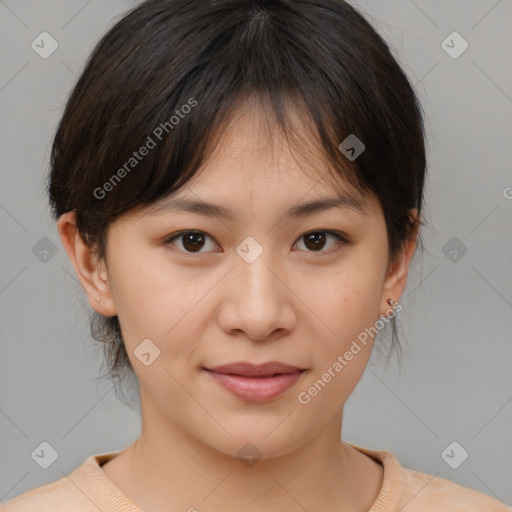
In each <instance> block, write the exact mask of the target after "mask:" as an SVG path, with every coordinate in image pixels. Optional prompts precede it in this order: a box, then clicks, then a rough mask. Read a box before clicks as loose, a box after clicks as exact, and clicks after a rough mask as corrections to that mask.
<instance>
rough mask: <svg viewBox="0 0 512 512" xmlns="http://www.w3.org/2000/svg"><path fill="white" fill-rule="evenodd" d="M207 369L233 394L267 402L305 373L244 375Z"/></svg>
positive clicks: (250, 399)
mask: <svg viewBox="0 0 512 512" xmlns="http://www.w3.org/2000/svg"><path fill="white" fill-rule="evenodd" d="M206 371H207V373H209V374H210V375H211V376H212V377H213V378H214V379H215V380H216V381H217V382H218V383H219V384H220V385H221V386H223V387H224V388H225V389H227V390H228V391H230V392H231V393H233V395H235V396H237V397H239V398H243V399H244V400H249V401H251V402H265V401H267V400H272V399H273V398H276V397H277V396H279V395H280V394H282V393H284V392H285V391H286V390H287V389H289V388H291V387H292V386H293V385H294V384H295V383H296V382H297V380H298V379H299V378H300V376H301V375H302V374H303V371H297V372H293V373H285V374H282V375H276V376H275V377H244V376H241V375H231V374H226V373H216V372H213V371H211V370H206Z"/></svg>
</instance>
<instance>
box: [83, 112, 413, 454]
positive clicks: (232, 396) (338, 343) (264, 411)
mask: <svg viewBox="0 0 512 512" xmlns="http://www.w3.org/2000/svg"><path fill="white" fill-rule="evenodd" d="M258 119H259V117H258V112H257V109H250V110H249V111H247V112H245V114H244V115H243V116H241V117H239V118H237V121H236V125H234V129H233V130H229V131H227V132H226V134H225V137H224V139H223V140H222V142H221V144H220V145H219V146H218V147H217V149H216V151H215V153H214V154H213V156H212V158H211V159H210V160H209V161H208V162H207V164H206V165H205V167H204V169H203V170H202V172H201V173H200V174H197V175H196V176H195V177H194V178H193V180H191V181H189V182H188V183H187V184H186V186H185V187H183V188H181V189H180V190H179V191H177V192H176V193H175V194H174V195H173V196H171V197H169V198H168V199H167V200H166V202H163V203H161V204H160V205H158V206H162V209H161V210H154V211H139V212H136V213H130V214H127V215H125V216H123V217H121V218H119V219H118V220H117V221H116V222H115V223H114V224H113V225H112V226H111V228H110V230H109V234H108V241H107V257H106V267H104V273H103V277H104V278H105V280H106V282H107V283H108V287H107V289H106V291H105V292H104V293H103V295H102V304H103V307H106V308H110V310H111V314H112V315H113V314H117V315H118V317H119V321H120V324H121V327H122V332H123V338H124V341H125V344H126V349H127V353H128V355H129V357H130V360H131V363H132V366H133V368H134V370H135V372H136V374H137V376H138V379H139V382H140V392H141V404H142V413H143V423H144V422H145V423H151V424H153V425H158V426H159V428H160V429H161V431H165V430H166V428H167V427H168V428H170V429H175V428H179V429H181V430H183V431H184V432H187V433H188V434H190V435H192V436H194V437H195V438H196V439H198V440H200V441H202V442H203V443H204V444H206V445H208V446H210V447H213V448H215V449H216V450H219V451H221V452H224V453H226V454H230V455H235V454H237V453H238V451H239V450H240V448H241V447H242V446H244V445H245V444H246V443H248V442H251V443H253V444H254V445H255V446H257V447H258V449H259V450H260V451H261V452H262V454H263V456H278V455H282V454H285V453H287V452H290V451H291V450H293V449H296V448H297V447H299V446H300V445H301V443H304V442H305V440H307V439H311V438H312V437H313V436H315V435H316V434H317V433H319V432H320V431H321V430H322V429H323V428H324V427H325V425H326V424H327V423H328V422H329V421H330V420H331V419H333V418H334V417H336V415H339V414H340V412H341V411H342V408H343V405H344V403H345V401H346V400H347V398H348V397H349V395H350V394H351V392H352V391H353V389H354V388H355V386H356V384H357V382H358V381H359V379H360V377H361V375H362V373H363V371H364V368H365V366H366V364H367V361H368V358H369V356H370V351H371V348H372V345H373V341H374V340H373V338H372V336H371V335H368V334H367V333H366V335H365V334H364V333H365V328H370V327H372V326H375V324H376V322H377V320H379V315H380V314H385V313H386V312H389V310H390V309H391V308H390V306H389V305H387V304H386V299H387V298H388V297H391V298H393V299H394V300H395V301H398V299H399V297H400V294H401V292H402V290H403V287H404V286H405V276H406V269H407V265H408V260H402V263H403V265H402V266H399V267H398V270H396V269H394V270H393V272H391V271H390V269H388V258H387V255H388V243H387V235H386V225H385V221H384V217H383V212H382V210H381V208H380V205H379V203H378V201H377V200H376V199H375V198H373V197H366V198H365V200H366V206H365V209H364V210H362V211H357V210H356V209H354V208H350V207H348V206H346V205H344V204H342V205H341V206H340V205H338V206H334V207H332V206H331V207H330V208H324V209H316V210H315V209H311V208H310V209H309V211H304V210H303V211H302V213H301V214H297V212H295V213H294V212H293V211H292V212H291V213H290V214H289V215H285V214H286V213H287V212H288V211H289V210H290V208H292V207H297V206H299V205H303V204H305V203H309V202H312V201H315V200H325V199H337V198H338V194H337V190H336V189H335V188H334V187H333V183H332V182H331V181H330V180H327V179H325V178H323V179H321V176H322V175H324V174H325V172H326V168H325V167H323V166H322V160H321V159H320V157H318V158H317V159H316V160H315V162H314V163H315V164H316V165H317V168H316V169H317V170H316V175H315V173H314V172H312V169H313V167H310V168H309V170H308V172H307V173H305V172H304V171H303V169H301V167H299V164H298V162H299V163H300V160H299V159H298V158H297V160H296V159H295V158H294V156H293V154H292V153H291V152H290V149H289V147H288V146H287V145H286V144H284V143H280V144H278V143H274V145H273V146H270V145H269V144H267V142H268V140H267V138H266V137H264V136H263V135H262V130H261V129H260V125H259V123H258ZM276 140H277V139H276ZM301 165H302V163H301ZM338 190H339V189H338ZM348 191H349V189H348V187H345V192H346V193H347V194H348V193H349V192H348ZM177 198H180V199H186V200H189V201H195V202H199V201H201V202H207V203H212V204H214V205H218V206H220V207H222V208H223V209H225V210H229V211H230V212H231V216H224V215H223V214H222V212H217V214H215V215H214V214H209V215H207V213H208V209H207V208H202V209H199V208H196V211H186V210H180V209H173V208H171V204H170V202H169V201H172V200H175V199H177ZM164 205H166V206H167V207H164ZM210 213H211V210H210ZM190 232H193V233H190ZM102 272H103V271H102ZM400 272H401V273H400ZM93 293H94V292H93ZM96 293H100V292H96ZM91 305H93V307H95V308H97V310H98V312H100V313H102V314H105V310H104V309H98V305H97V304H96V301H94V300H92V301H91ZM143 340H146V341H143ZM148 340H150V341H148ZM363 340H364V341H363ZM269 361H275V362H280V363H283V364H286V365H290V366H293V367H296V368H298V369H299V370H301V371H297V372H291V374H288V375H284V376H281V377H275V378H272V379H269V380H266V381H264V379H265V378H266V379H268V377H265V378H263V377H260V378H254V377H252V378H251V377H247V376H246V377H239V378H237V377H232V378H230V377H229V376H226V375H224V377H222V376H221V377H219V374H216V375H214V373H213V372H211V371H208V370H209V369H212V368H215V367H218V366H220V365H226V364H231V363H237V362H248V363H252V364H253V365H259V364H261V363H265V362H269ZM228 373H230V371H228ZM242 373H243V372H242ZM267 373H268V372H267ZM278 373H279V372H278ZM230 379H231V380H230ZM251 379H252V381H251ZM249 381H251V382H249ZM255 388H256V389H255Z"/></svg>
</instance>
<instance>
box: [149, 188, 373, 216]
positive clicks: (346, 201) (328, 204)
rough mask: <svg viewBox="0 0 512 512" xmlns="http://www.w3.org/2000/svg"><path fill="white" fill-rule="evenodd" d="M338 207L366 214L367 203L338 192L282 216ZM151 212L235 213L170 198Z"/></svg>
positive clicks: (227, 214)
mask: <svg viewBox="0 0 512 512" xmlns="http://www.w3.org/2000/svg"><path fill="white" fill-rule="evenodd" d="M332 208H340V209H347V210H351V211H354V212H355V213H358V214H360V215H367V213H368V210H367V208H368V207H367V204H366V203H365V202H364V201H363V200H362V199H361V198H359V197H357V196H354V195H348V194H344V193H341V192H340V193H339V194H338V196H337V197H322V198H318V199H314V200H312V201H309V202H305V203H300V204H296V205H293V206H291V207H289V208H288V210H287V211H286V212H285V214H284V216H283V218H285V219H289V218H299V217H306V216H308V215H313V214H315V213H319V212H323V211H326V210H330V209H332ZM150 211H151V212H153V213H160V212H190V213H195V214H197V215H202V216H204V217H217V218H220V219H227V220H234V219H235V218H236V215H235V213H234V212H233V210H231V209H230V208H227V207H226V206H221V205H218V204H214V203H209V202H207V201H202V200H199V199H198V200H195V199H186V198H180V197H176V198H171V199H167V200H165V201H164V202H162V203H160V204H156V205H154V206H153V207H151V208H150Z"/></svg>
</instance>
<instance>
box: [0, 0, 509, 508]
mask: <svg viewBox="0 0 512 512" xmlns="http://www.w3.org/2000/svg"><path fill="white" fill-rule="evenodd" d="M136 3H137V2H135V1H130V0H111V1H109V2H100V1H98V0H92V1H91V0H89V1H86V0H72V1H66V2H63V1H62V2H58V1H56V0H51V1H50V0H48V1H45V2H37V1H29V0H0V40H1V44H2V52H1V57H0V59H1V61H0V70H1V71H0V73H1V74H0V102H1V109H2V110H1V111H2V118H1V125H0V130H1V133H0V154H1V158H2V160H1V163H2V165H1V167H0V172H1V180H2V186H1V188H0V226H1V233H2V244H1V248H2V251H1V267H0V268H1V270H0V311H1V331H0V332H1V359H0V361H1V372H0V432H1V436H0V453H1V459H0V501H1V502H4V501H7V500H9V499H11V498H12V497H14V496H16V495H18V494H20V493H22V492H24V491H26V490H28V489H31V488H33V487H35V486H38V485H41V484H44V483H47V482H51V481H54V480H56V479H58V478H60V477H62V476H63V475H64V474H68V473H69V472H70V471H71V470H72V469H74V468H75V467H77V466H78V465H79V464H81V463H82V462H83V460H84V459H85V458H86V457H87V456H89V455H91V454H96V453H101V452H106V451H113V450H117V449H121V448H123V447H124V446H126V445H127V444H129V443H130V442H132V441H133V440H134V439H135V438H136V436H137V435H138V432H139V421H140V416H139V413H138V412H137V405H135V406H134V407H133V408H130V407H127V406H126V405H124V404H123V403H121V402H120V401H119V400H118V399H117V398H116V395H115V393H114V391H113V388H112V385H111V384H109V383H108V381H107V382H103V381H98V380H95V377H97V376H98V375H99V372H100V363H101V361H102V359H101V352H100V350H99V349H98V348H97V346H96V344H95V343H94V342H93V341H92V340H91V338H90V336H89V326H88V319H87V314H86V313H87V311H88V305H87V303H86V302H85V297H84V293H83V291H82V289H81V287H80V285H79V284H78V281H77V279H76V277H75V275H74V271H73V268H72V266H71V264H70V262H69V261H68V259H67V255H66V253H65V251H64V249H63V248H62V245H61V243H60V239H59V237H58V233H57V230H56V227H55V224H54V223H53V222H52V221H51V220H50V215H49V207H48V206H47V199H46V196H45V189H44V176H45V173H46V171H47V168H48V158H49V149H50V143H51V139H52V136H53V132H54V130H55V127H56V124H57V122H58V120H59V117H60V115H61V113H62V109H63V106H64V102H65V100H66V98H67V95H68V94H69V92H70V90H71V88H72V86H73V84H74V82H75V80H76V78H77V75H78V74H79V72H80V71H81V68H82V66H83V64H84V62H85V59H86V57H87V56H88V54H89V53H90V51H91V50H92V47H93V44H94V43H95V42H96V41H97V40H98V38H99V37H100V36H101V35H102V34H103V33H104V32H105V31H106V30H107V29H108V28H109V27H110V26H111V25H112V24H113V22H114V21H115V20H117V19H118V18H119V17H120V16H121V15H122V13H123V12H124V11H125V10H127V9H129V8H130V7H132V6H133V5H135V4H136ZM352 3H353V4H354V5H358V6H360V7H361V8H362V9H363V10H364V11H365V12H366V15H367V16H368V17H369V19H370V21H373V24H374V26H375V27H376V28H377V30H378V31H380V32H381V33H382V34H383V35H384V37H385V38H386V40H387V41H388V42H389V43H390V44H391V46H392V47H393V49H394V51H395V55H396V56H397V58H398V59H399V60H400V62H401V63H402V64H403V66H404V67H405V69H406V72H407V73H408V75H409V76H410V77H411V80H412V81H413V83H414V84H415V85H416V89H417V91H418V94H419V96H420V99H421V101H422V103H423V106H424V109H425V111H426V122H427V130H428V137H429V179H428V182H427V209H426V211H425V213H426V215H427V221H428V222H429V223H430V227H429V228H428V229H426V230H425V231H424V232H423V234H424V237H425V242H426V252H425V254H424V257H423V260H420V259H417V258H416V259H415V262H416V263H415V265H414V266H413V267H412V268H411V273H410V278H409V282H408V286H407V290H406V292H405V293H404V295H403V296H402V298H401V301H400V302H401V303H402V304H403V306H404V311H402V312H401V313H400V314H399V318H400V324H401V325H402V326H403V328H402V332H401V334H402V336H401V340H402V343H403V346H404V349H405V352H406V354H407V356H406V357H405V358H404V360H403V362H402V368H401V370H400V369H399V368H398V364H397V361H396V358H395V357H393V359H392V360H391V362H390V364H389V365H388V366H387V367H386V366H385V358H384V357H383V356H381V357H379V355H378V353H377V352H375V351H374V354H373V355H372V359H371V363H370V365H369V366H368V368H367V370H366V372H365V374H364V376H363V378H362V380H361V382H360V383H359V385H358V387H357V388H356V390H355V392H354V393H353V395H352V396H351V397H350V399H349V402H348V403H347V405H346V408H345V421H344V432H343V438H344V440H346V441H348V442H353V443H355V444H360V445H363V446H367V447H369V448H372V449H383V450H389V451H391V452H393V453H394V454H395V455H396V456H397V458H398V459H399V460H400V462H401V463H402V465H404V466H405V467H409V468H412V469H416V470H418V471H422V472H426V473H430V474H433V475H438V476H441V477H444V478H448V479H450V480H452V481H455V482H457V483H459V484H462V485H465V486H467V487H471V488H474V489H477V490H479V491H481V492H484V493H486V494H489V495H491V496H494V497H496V498H498V499H500V500H501V501H503V502H505V503H509V504H512V372H511V361H512V264H511V263H512V236H511V226H512V199H510V198H512V189H509V188H507V187H512V172H511V167H510V162H511V161H512V150H511V147H512V144H511V135H512V134H511V131H512V129H511V122H510V121H511V117H512V72H511V66H510V56H511V55H512V36H511V35H510V31H509V30H508V29H510V20H511V19H512V1H511V0H501V1H496V0H485V1H484V0H482V1H477V0H472V1H467V0H457V1H455V0H453V1H450V2H446V1H444V0H435V1H432V0H431V1H427V0H415V1H412V0H386V1H382V0H378V1H377V0H365V1H360V2H356V1H353V2H352ZM43 31H47V32H49V33H50V34H51V35H52V36H53V38H55V39H56V40H57V41H58V44H59V46H58V49H57V50H56V51H55V53H53V54H52V55H51V56H50V57H49V58H47V59H42V58H41V57H40V56H39V55H38V54H36V52H35V51H34V50H33V49H32V48H31V42H32V41H33V40H34V39H36V37H37V36H38V35H39V34H40V33H41V32H43ZM453 31H457V32H459V33H460V34H461V35H462V37H463V38H464V39H465V40H467V41H468V43H469V48H468V49H467V50H466V51H465V52H464V53H463V54H462V55H460V56H459V57H458V58H456V59H454V58H452V57H450V56H449V55H448V54H447V53H446V52H445V51H444V49H443V48H442V46H441V43H442V41H443V40H445V38H446V37H447V36H448V35H449V34H450V33H452V32H453ZM507 31H508V33H507ZM449 44H452V43H449ZM454 45H455V49H458V48H460V44H459V42H455V43H454ZM507 196H508V198H507ZM43 237H47V238H48V239H49V241H51V242H52V243H53V244H54V245H55V249H56V253H55V254H54V255H52V253H51V252H49V253H48V254H47V255H46V256H45V255H44V254H43V253H42V252H41V247H42V246H43V247H47V246H49V245H50V244H49V242H48V240H43V241H42V242H41V239H43ZM454 237H455V239H454V240H452V239H453V238H454ZM36 244H39V245H36ZM41 244H42V245H41ZM34 246H35V249H34ZM464 247H466V248H467V253H465V254H463V252H464ZM454 249H455V251H456V253H454V252H451V253H450V251H453V250H454ZM455 254H456V256H455ZM41 258H42V259H43V261H42V260H41ZM44 259H46V261H44ZM384 339H385V338H384ZM42 441H47V442H49V443H50V444H51V445H52V446H53V447H54V448H55V449H56V450H57V452H58V459H57V460H56V461H55V462H54V464H52V465H51V466H50V467H49V468H48V469H42V468H40V467H39V466H38V465H37V464H36V463H35V462H34V460H33V459H32V457H31V453H32V452H33V451H34V449H35V448H36V447H37V446H38V445H39V444H40V443H41V442H42ZM453 441H456V442H458V443H459V444H460V445H461V446H462V447H463V448H464V449H465V450H467V452H468V453H469V458H468V459H467V460H466V461H465V462H464V463H463V464H462V465H461V466H460V467H459V468H458V469H452V468H451V467H450V466H449V465H448V464H447V463H446V462H445V461H444V460H443V458H442V457H441V453H442V452H443V451H444V449H445V448H446V447H447V446H448V445H449V444H450V443H452V442H453ZM457 456H458V455H457Z"/></svg>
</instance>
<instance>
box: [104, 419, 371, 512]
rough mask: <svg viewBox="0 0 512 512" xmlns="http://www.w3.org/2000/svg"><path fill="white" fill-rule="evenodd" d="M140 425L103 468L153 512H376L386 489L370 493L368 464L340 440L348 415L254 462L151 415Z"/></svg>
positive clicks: (147, 509) (254, 459)
mask: <svg viewBox="0 0 512 512" xmlns="http://www.w3.org/2000/svg"><path fill="white" fill-rule="evenodd" d="M142 418H143V421H142V430H141V435H140V437H139V438H138V439H137V440H136V441H135V442H134V443H133V444H131V445H130V446H128V447H127V448H126V449H125V450H124V451H123V452H122V453H121V454H120V455H118V456H117V457H116V458H115V459H113V461H111V462H109V463H107V464H106V465H105V466H104V467H103V469H104V471H105V473H106V474H107V476H109V477H110V478H111V479H112V480H113V481H114V483H115V484H116V485H117V486H118V487H119V488H120V489H121V491H122V492H123V493H124V494H125V495H126V496H127V497H128V498H130V499H131V500H132V501H133V502H134V503H135V504H136V505H137V506H139V507H140V508H143V509H144V510H145V511H147V512H151V511H152V510H171V509H172V510H187V511H189V510H190V512H194V510H199V511H200V510H205V509H207V510H209V511H214V512H215V511H223V512H230V511H231V510H233V511H235V510H236V511H239V510H244V511H247V512H253V511H254V512H256V511H261V510H265V511H266V512H274V511H276V512H277V511H280V512H281V511H282V510H291V509H294V510H295V509H296V510H328V509H329V510H333V511H342V510H343V511H346V512H356V511H357V512H359V511H361V510H368V509H369V508H370V507H371V504H372V503H373V501H374V500H375V498H376V493H378V489H379V488H380V485H379V486H378V487H375V486H374V487H373V488H372V489H370V491H372V492H370V493H368V490H367V488H368V474H367V470H368V465H367V466H366V469H363V468H362V466H361V462H362V459H361V457H363V458H365V459H367V461H366V464H368V461H370V459H368V458H367V457H366V456H364V455H362V454H360V453H359V452H357V451H356V450H354V449H353V448H352V447H350V446H349V445H347V444H346V443H343V442H342V441H341V439H340V434H341V424H342V411H340V412H339V414H337V415H336V416H335V417H334V418H333V419H332V420H331V421H330V422H329V423H328V424H327V425H326V426H325V427H324V428H323V430H322V431H321V432H319V433H317V434H316V435H313V436H312V437H311V439H309V440H308V441H307V442H306V443H304V444H303V445H301V446H299V447H297V448H296V449H294V450H293V451H290V452H288V453H286V454H284V455H281V456H279V457H274V458H267V457H265V456H263V457H262V458H258V457H254V458H253V460H252V461H250V459H248V460H245V461H242V460H241V459H240V458H238V457H234V456H231V455H227V454H224V453H222V452H219V451H218V450H216V449H214V448H212V447H211V446H208V445H206V444H204V443H202V442H201V441H200V440H198V439H197V438H196V437H194V436H192V435H191V434H190V433H189V432H187V431H185V430H184V429H182V428H181V427H180V426H179V425H176V424H175V423H172V424H170V423H169V420H168V419H167V422H164V421H162V418H159V421H156V419H155V418H151V417H148V415H147V414H146V415H145V411H143V414H142ZM249 452H250V450H249ZM370 463H372V461H370ZM373 465H376V463H375V462H373ZM107 466H109V467H107ZM374 469H375V468H374ZM365 471H366V474H365ZM361 476H362V480H363V482H362V483H363V487H362V486H361ZM364 484H366V489H365V488H364ZM319 490H321V492H319Z"/></svg>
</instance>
